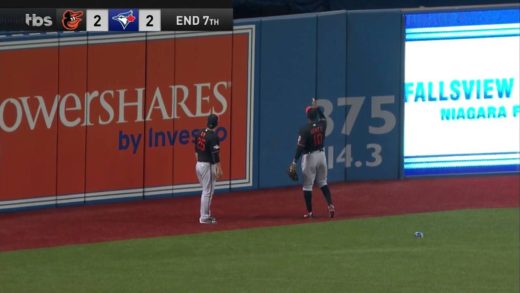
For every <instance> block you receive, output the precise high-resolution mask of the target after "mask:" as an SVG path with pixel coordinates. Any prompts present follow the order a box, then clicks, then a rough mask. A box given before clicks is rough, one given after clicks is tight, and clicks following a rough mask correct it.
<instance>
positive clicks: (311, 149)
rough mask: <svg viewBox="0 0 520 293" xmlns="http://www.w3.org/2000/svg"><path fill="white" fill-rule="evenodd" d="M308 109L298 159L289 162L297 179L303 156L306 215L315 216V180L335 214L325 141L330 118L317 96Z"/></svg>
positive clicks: (291, 171)
mask: <svg viewBox="0 0 520 293" xmlns="http://www.w3.org/2000/svg"><path fill="white" fill-rule="evenodd" d="M305 112H306V113H307V119H308V122H307V124H306V125H305V126H304V127H302V128H301V129H300V131H299V134H298V144H297V147H296V153H295V155H294V159H293V161H292V163H291V165H290V166H289V176H290V177H291V178H292V179H293V180H297V175H296V162H297V161H298V160H299V159H300V157H301V158H302V161H301V167H302V174H303V195H304V198H305V206H306V208H307V213H306V214H305V215H304V217H305V218H312V217H313V213H312V186H313V185H314V182H316V184H317V185H318V186H319V187H320V189H321V191H322V193H323V196H324V197H325V200H326V201H327V207H328V211H329V216H330V217H331V218H333V217H334V213H335V208H334V204H333V203H332V195H331V193H330V189H329V186H328V184H327V160H326V158H325V152H324V149H323V145H324V143H325V132H326V130H327V119H326V118H325V116H324V115H323V111H322V109H321V108H320V107H318V106H317V103H316V99H313V101H312V106H308V107H307V108H306V109H305Z"/></svg>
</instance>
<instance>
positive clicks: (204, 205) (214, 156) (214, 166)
mask: <svg viewBox="0 0 520 293" xmlns="http://www.w3.org/2000/svg"><path fill="white" fill-rule="evenodd" d="M217 125H218V116H217V115H215V114H211V115H209V116H208V123H207V126H208V127H207V128H206V129H203V130H201V132H200V134H199V135H197V136H196V137H195V157H196V159H197V164H196V166H195V171H196V172H197V177H198V179H199V182H200V184H201V185H202V195H201V198H200V218H199V222H200V223H201V224H216V223H217V219H215V217H213V216H211V200H212V198H213V194H214V193H215V182H216V181H217V179H218V178H220V177H221V176H222V174H223V172H222V168H221V167H220V157H219V152H220V145H219V139H218V136H217V134H216V133H215V131H214V129H215V127H217Z"/></svg>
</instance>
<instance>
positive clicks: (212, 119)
mask: <svg viewBox="0 0 520 293" xmlns="http://www.w3.org/2000/svg"><path fill="white" fill-rule="evenodd" d="M217 125H218V116H217V115H215V114H210V115H209V116H208V127H209V128H214V127H215V126H217Z"/></svg>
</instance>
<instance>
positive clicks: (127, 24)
mask: <svg viewBox="0 0 520 293" xmlns="http://www.w3.org/2000/svg"><path fill="white" fill-rule="evenodd" d="M109 17H110V18H111V19H112V20H113V21H111V22H110V25H109V30H111V31H121V30H125V31H137V30H138V24H137V22H138V19H137V17H138V10H137V9H136V10H135V13H134V9H130V10H126V11H125V10H123V9H111V10H110V12H109Z"/></svg>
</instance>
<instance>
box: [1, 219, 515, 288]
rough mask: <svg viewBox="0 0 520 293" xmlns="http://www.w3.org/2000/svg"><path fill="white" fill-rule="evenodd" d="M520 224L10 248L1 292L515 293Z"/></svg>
mask: <svg viewBox="0 0 520 293" xmlns="http://www.w3.org/2000/svg"><path fill="white" fill-rule="evenodd" d="M519 226H520V219H519V211H518V209H485V210H464V211H454V212H439V213H427V214H415V215H404V216H393V217H381V218H366V219H355V220H341V221H340V220H334V221H327V222H320V223H312V224H304V225H292V226H283V227H274V228H257V229H248V230H238V231H227V232H215V233H205V234H197V235H186V236H176V237H161V238H153V239H140V240H129V241H117V242H108V243H98V244H90V245H77V246H66V247H57V248H47V249H34V250H22V251H14V252H3V253H0V292H457V293H460V292H511V293H513V292H519V291H520V286H519V276H520V269H519V266H520V263H519V247H520V245H519V243H520V240H519V230H520V227H519ZM415 231H422V232H424V238H423V239H416V238H415V237H414V236H413V233H414V232H415Z"/></svg>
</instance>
